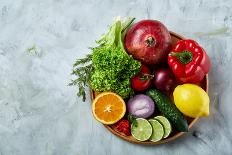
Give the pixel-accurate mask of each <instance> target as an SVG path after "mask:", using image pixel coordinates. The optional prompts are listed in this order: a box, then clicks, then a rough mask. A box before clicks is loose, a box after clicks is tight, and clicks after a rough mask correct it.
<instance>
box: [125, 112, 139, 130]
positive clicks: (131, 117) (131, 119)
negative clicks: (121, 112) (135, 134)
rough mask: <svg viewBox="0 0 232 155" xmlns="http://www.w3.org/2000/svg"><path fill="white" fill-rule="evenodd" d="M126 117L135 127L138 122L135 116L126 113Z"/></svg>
mask: <svg viewBox="0 0 232 155" xmlns="http://www.w3.org/2000/svg"><path fill="white" fill-rule="evenodd" d="M127 119H128V121H129V122H130V124H132V123H133V124H134V126H135V127H137V126H138V122H137V120H136V117H134V116H133V115H131V114H128V115H127Z"/></svg>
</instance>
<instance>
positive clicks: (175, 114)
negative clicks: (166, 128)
mask: <svg viewBox="0 0 232 155" xmlns="http://www.w3.org/2000/svg"><path fill="white" fill-rule="evenodd" d="M146 95H147V96H149V97H151V98H152V100H153V101H155V103H156V107H157V108H158V109H159V111H160V112H162V113H163V115H164V116H165V117H166V118H167V119H168V120H169V121H170V122H171V123H172V124H173V126H174V127H175V128H176V129H177V130H178V131H182V132H187V131H188V123H187V120H186V119H185V118H184V116H183V115H182V113H181V112H180V111H179V110H178V109H177V108H176V106H175V104H173V103H172V101H171V100H170V99H169V97H168V96H166V95H164V94H162V93H161V92H160V91H158V90H156V89H150V90H148V91H147V92H146Z"/></svg>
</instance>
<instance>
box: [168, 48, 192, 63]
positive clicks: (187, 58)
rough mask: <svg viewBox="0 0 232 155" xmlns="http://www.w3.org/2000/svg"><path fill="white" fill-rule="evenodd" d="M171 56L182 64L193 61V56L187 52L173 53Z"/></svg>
mask: <svg viewBox="0 0 232 155" xmlns="http://www.w3.org/2000/svg"><path fill="white" fill-rule="evenodd" d="M169 55H170V56H174V57H177V58H178V59H179V61H180V62H181V63H182V64H188V63H190V62H191V61H192V60H193V54H192V53H191V52H189V51H187V50H184V51H182V52H178V53H176V52H171V53H170V54H169Z"/></svg>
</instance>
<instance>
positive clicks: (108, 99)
mask: <svg viewBox="0 0 232 155" xmlns="http://www.w3.org/2000/svg"><path fill="white" fill-rule="evenodd" d="M92 112H93V115H94V117H95V118H96V120H98V121H99V122H101V123H103V124H114V123H116V122H118V121H119V120H120V119H121V118H122V117H123V116H124V115H125V113H126V105H125V102H124V100H123V99H122V98H121V97H120V96H119V95H117V94H115V93H112V92H104V93H101V94H99V95H98V96H97V97H96V98H95V99H94V101H93V104H92Z"/></svg>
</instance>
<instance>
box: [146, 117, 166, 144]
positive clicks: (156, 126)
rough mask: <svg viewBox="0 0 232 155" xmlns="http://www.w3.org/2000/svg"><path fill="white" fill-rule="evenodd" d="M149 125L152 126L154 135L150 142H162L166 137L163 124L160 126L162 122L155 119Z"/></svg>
mask: <svg viewBox="0 0 232 155" xmlns="http://www.w3.org/2000/svg"><path fill="white" fill-rule="evenodd" d="M149 123H150V124H151V126H152V130H153V132H152V135H151V137H150V141H152V142H157V141H160V140H161V139H162V138H163V136H164V128H163V126H162V124H160V122H159V121H157V120H155V119H150V120H149Z"/></svg>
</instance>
